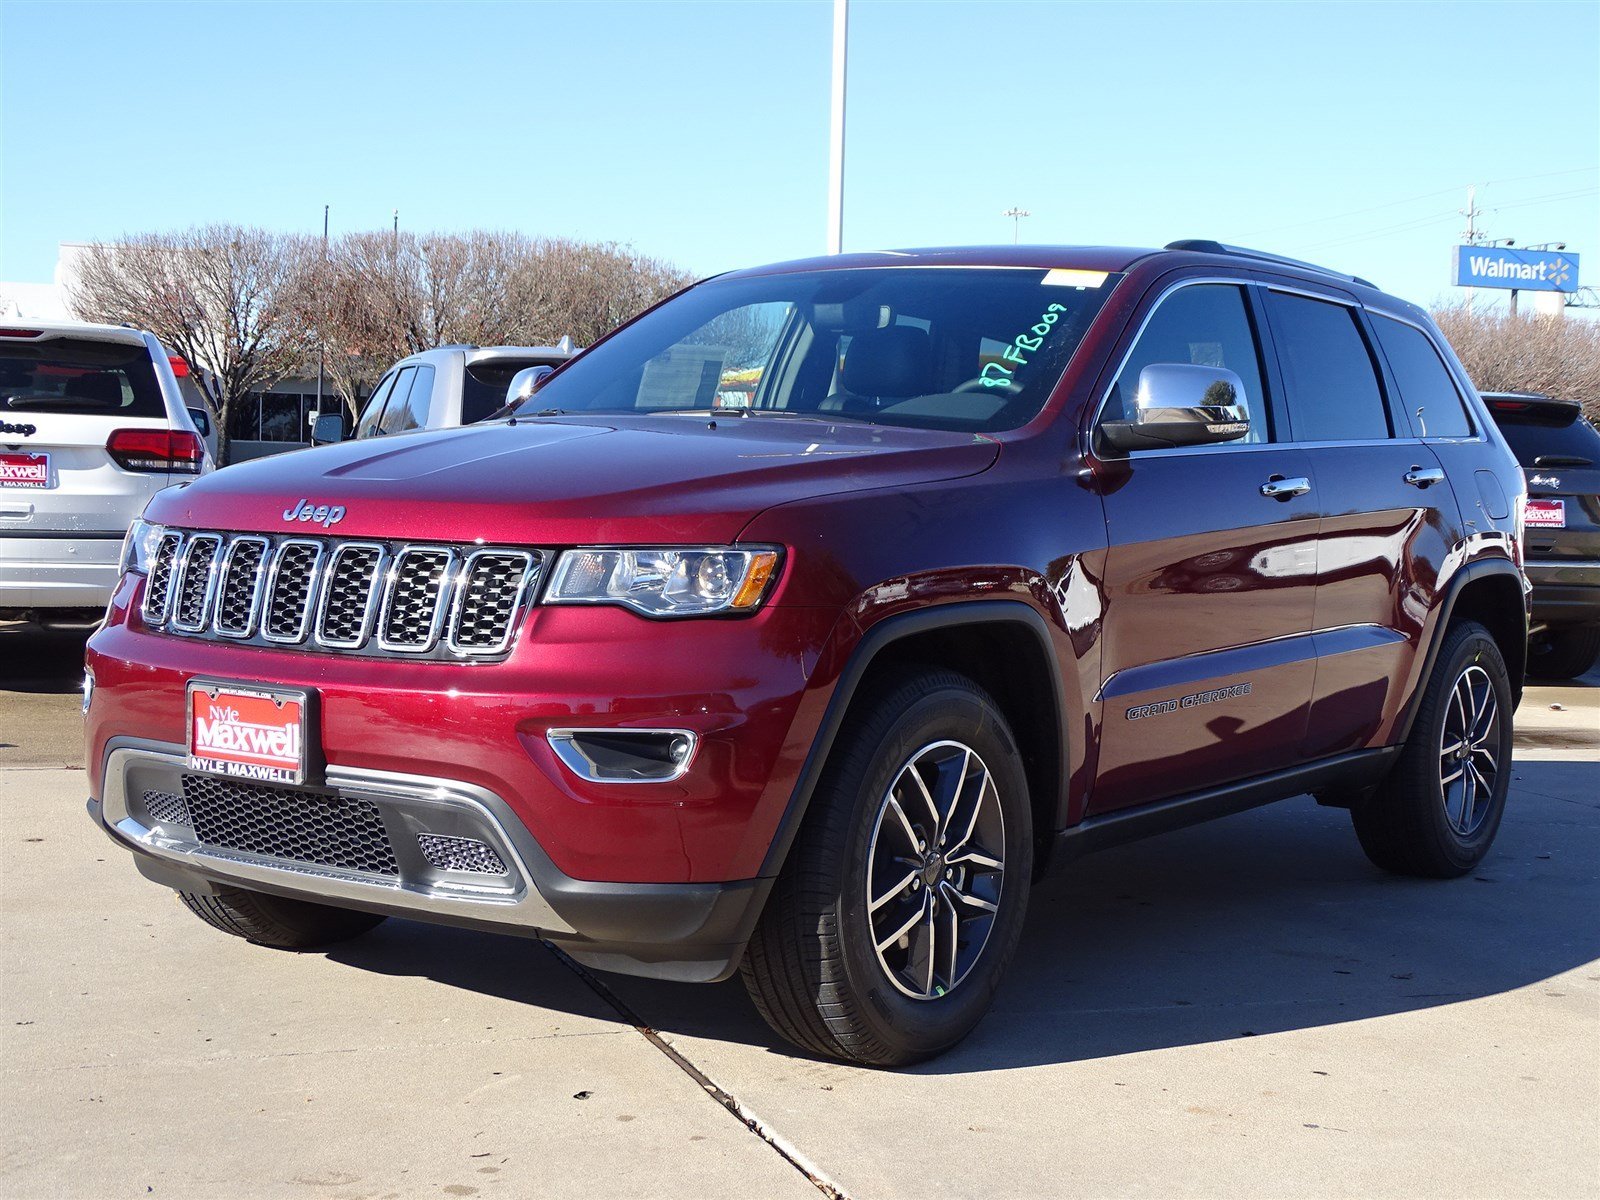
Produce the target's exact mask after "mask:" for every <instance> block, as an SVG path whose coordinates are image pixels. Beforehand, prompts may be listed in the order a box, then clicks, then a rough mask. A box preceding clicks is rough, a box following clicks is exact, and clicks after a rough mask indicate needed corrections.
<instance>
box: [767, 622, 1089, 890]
mask: <svg viewBox="0 0 1600 1200" xmlns="http://www.w3.org/2000/svg"><path fill="white" fill-rule="evenodd" d="M996 624H1011V625H1016V626H1020V627H1021V628H1023V629H1026V630H1027V631H1028V632H1029V634H1031V635H1032V637H1033V638H1034V639H1035V641H1036V642H1037V645H1038V650H1039V653H1040V655H1041V656H1042V657H1043V660H1044V666H1045V674H1046V677H1047V678H1048V680H1049V686H1050V692H1051V697H1052V701H1053V704H1054V709H1055V712H1054V718H1055V719H1054V722H1053V723H1052V724H1051V726H1050V727H1051V728H1052V729H1053V730H1054V731H1055V733H1056V739H1055V741H1056V745H1055V760H1056V761H1055V764H1054V765H1055V771H1056V790H1057V794H1056V795H1055V796H1054V797H1049V798H1048V799H1049V800H1050V801H1051V803H1050V805H1049V807H1050V810H1051V811H1052V812H1054V813H1056V814H1057V821H1058V822H1059V821H1060V814H1062V813H1064V812H1065V811H1066V798H1067V792H1068V786H1069V780H1070V778H1071V771H1070V763H1069V760H1068V743H1067V726H1066V724H1065V719H1064V718H1065V714H1066V712H1067V698H1066V689H1065V686H1064V685H1063V682H1062V679H1061V665H1060V662H1059V661H1058V660H1057V657H1056V653H1055V647H1054V644H1053V641H1052V638H1051V635H1050V626H1049V623H1048V622H1046V620H1045V618H1044V617H1043V616H1042V615H1041V614H1040V613H1039V611H1038V610H1037V609H1035V608H1034V607H1032V606H1031V605H1029V604H1027V603H1025V602H1023V601H1021V600H972V601H961V602H956V603H951V604H942V605H938V606H936V607H934V608H927V609H920V610H918V611H915V612H908V613H900V614H897V615H895V616H890V617H885V618H883V619H882V620H881V621H878V622H877V623H875V624H873V625H872V626H870V627H869V628H868V629H867V630H866V632H865V633H864V634H863V635H862V637H861V639H860V641H858V642H857V643H856V645H855V647H854V649H853V650H852V651H851V653H850V657H849V659H848V661H847V662H846V663H845V665H844V668H843V669H842V670H841V671H840V672H839V678H838V680H837V682H836V683H835V684H834V688H833V695H832V696H831V697H829V699H828V706H827V708H826V710H825V711H824V712H823V715H822V721H821V722H820V724H819V725H818V727H817V732H816V735H815V736H814V737H813V738H812V740H811V748H810V750H809V751H808V752H807V753H806V759H805V762H804V763H803V764H802V765H801V768H800V776H799V779H798V781H797V782H796V784H795V786H794V789H793V791H792V792H791V793H790V795H789V801H788V804H787V805H786V806H785V808H784V811H783V815H782V816H781V817H780V818H779V820H778V826H777V829H776V830H775V832H774V833H773V835H772V841H771V843H770V845H769V846H768V848H767V854H766V858H765V859H764V860H763V861H762V864H761V872H760V874H761V876H763V877H770V876H775V875H777V874H778V873H779V871H781V870H782V869H783V864H784V862H785V860H786V859H787V858H788V857H789V850H790V849H791V847H792V846H793V845H794V841H795V837H796V835H797V834H798V833H799V831H800V826H801V824H802V822H803V821H804V820H805V815H806V813H807V811H808V810H809V809H810V807H811V798H812V795H813V793H814V792H815V791H816V787H817V783H818V782H819V780H820V779H821V777H822V770H823V767H824V766H825V765H826V764H827V761H828V758H829V756H830V755H831V754H832V752H833V746H834V743H835V742H836V741H837V740H838V736H839V733H840V731H841V730H842V729H843V727H844V718H845V714H846V713H847V712H848V711H849V710H850V705H851V704H852V703H853V702H854V700H855V697H856V694H857V692H858V691H859V690H860V687H861V683H862V681H863V680H864V679H865V678H866V676H867V672H868V670H869V669H870V668H871V667H872V664H873V662H874V661H875V660H876V659H877V658H878V656H879V655H881V654H882V653H883V652H884V651H885V650H887V649H888V648H889V647H891V646H893V645H894V644H895V643H897V642H902V641H905V640H906V639H908V638H911V637H915V636H917V635H919V634H925V633H931V632H934V631H940V630H948V629H959V628H962V627H968V626H975V625H996ZM1036 832H1039V831H1036ZM1047 832H1048V833H1051V834H1053V833H1054V832H1055V830H1054V829H1052V830H1049V831H1047Z"/></svg>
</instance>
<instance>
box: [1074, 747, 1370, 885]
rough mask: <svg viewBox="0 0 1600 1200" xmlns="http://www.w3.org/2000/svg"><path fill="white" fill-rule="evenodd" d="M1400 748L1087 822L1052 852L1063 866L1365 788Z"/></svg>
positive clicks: (1332, 760) (1326, 762)
mask: <svg viewBox="0 0 1600 1200" xmlns="http://www.w3.org/2000/svg"><path fill="white" fill-rule="evenodd" d="M1400 750H1401V747H1399V746H1380V747H1378V748H1377V749H1374V750H1356V751H1353V752H1352V753H1349V754H1339V755H1335V756H1334V757H1332V758H1324V759H1319V760H1318V761H1316V762H1314V763H1308V764H1306V765H1304V766H1299V767H1290V768H1289V769H1288V770H1285V771H1274V772H1273V773H1272V774H1270V775H1262V776H1259V777H1257V778H1255V779H1246V780H1242V781H1240V782H1239V783H1230V784H1225V785H1224V786H1222V787H1215V788H1207V789H1206V790H1205V791H1203V792H1191V793H1190V794H1189V795H1187V796H1174V797H1172V798H1171V799H1170V800H1158V801H1156V802H1155V803H1154V804H1143V805H1140V806H1139V807H1138V808H1126V809H1121V810H1119V811H1117V812H1109V813H1104V814H1102V815H1100V816H1094V817H1085V818H1084V819H1083V820H1082V821H1080V822H1078V824H1076V825H1074V826H1073V827H1072V828H1070V829H1065V830H1063V831H1062V832H1061V833H1060V835H1059V837H1058V840H1057V843H1056V849H1057V851H1058V853H1059V854H1060V855H1061V857H1062V861H1065V860H1066V859H1069V858H1071V857H1074V856H1076V855H1080V854H1087V853H1089V852H1090V851H1093V850H1104V849H1105V848H1106V847H1108V846H1120V845H1122V844H1123V843H1124V842H1133V841H1138V840H1139V839H1140V838H1146V837H1151V836H1153V835H1155V834H1158V833H1170V832H1171V831H1173V830H1174V829H1183V828H1185V827H1187V826H1189V825H1198V824H1200V823H1201V822H1202V821H1210V820H1212V819H1214V818H1216V817H1228V816H1232V815H1233V814H1234V813H1241V812H1245V811H1247V810H1249V809H1252V808H1259V807H1260V806H1261V805H1263V804H1271V803H1273V802H1274V801H1276V800H1286V799H1288V798H1289V797H1290V796H1298V795H1300V794H1302V793H1303V792H1311V791H1317V790H1320V789H1323V788H1347V787H1364V786H1367V785H1369V784H1372V783H1376V782H1377V781H1378V780H1379V779H1382V778H1383V776H1384V774H1385V773H1386V772H1387V771H1388V769H1389V767H1390V765H1391V763H1392V762H1393V759H1394V757H1395V756H1396V755H1397V754H1399V753H1400Z"/></svg>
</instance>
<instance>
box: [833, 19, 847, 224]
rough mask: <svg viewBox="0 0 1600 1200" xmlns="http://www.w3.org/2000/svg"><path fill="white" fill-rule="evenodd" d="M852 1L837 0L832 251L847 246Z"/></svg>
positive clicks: (834, 66)
mask: <svg viewBox="0 0 1600 1200" xmlns="http://www.w3.org/2000/svg"><path fill="white" fill-rule="evenodd" d="M849 24H850V0H833V110H832V124H831V125H830V128H829V135H828V253H829V254H838V253H839V252H840V251H841V250H843V248H844V77H845V40H846V33H847V32H848V29H849Z"/></svg>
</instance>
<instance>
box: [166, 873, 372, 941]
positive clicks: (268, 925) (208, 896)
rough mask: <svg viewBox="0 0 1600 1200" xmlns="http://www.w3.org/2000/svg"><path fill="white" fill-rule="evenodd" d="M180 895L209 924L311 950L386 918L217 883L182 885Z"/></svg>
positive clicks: (238, 934) (253, 938)
mask: <svg viewBox="0 0 1600 1200" xmlns="http://www.w3.org/2000/svg"><path fill="white" fill-rule="evenodd" d="M178 899H180V900H182V901H183V903H184V907H186V908H187V909H188V910H189V911H190V912H192V913H193V914H194V915H195V916H197V917H199V918H200V919H201V920H202V921H204V922H205V923H206V924H207V925H210V926H211V927H212V928H213V929H220V930H222V932H223V933H230V934H232V935H233V936H234V937H241V938H244V939H245V940H246V941H248V942H254V943H256V944H257V945H258V946H272V947H275V948H276V949H279V950H312V949H315V948H316V947H318V946H331V945H333V944H334V943H335V942H347V941H349V940H350V939H351V938H353V937H360V936H361V935H362V934H363V933H366V932H367V930H369V929H371V928H372V927H373V926H375V925H377V924H379V923H380V922H381V921H383V919H384V918H383V917H381V916H379V915H378V914H376V913H367V912H357V911H355V910H354V909H348V908H331V907H329V906H328V905H326V904H312V903H309V902H307V901H305V900H290V899H288V898H287V897H285V896H271V895H268V894H267V893H265V892H252V891H247V890H246V889H244V888H236V887H224V886H222V885H221V884H218V885H217V886H216V887H215V888H214V889H213V890H212V891H211V892H183V891H180V892H179V893H178Z"/></svg>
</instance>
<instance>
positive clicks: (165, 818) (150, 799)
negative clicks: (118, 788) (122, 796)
mask: <svg viewBox="0 0 1600 1200" xmlns="http://www.w3.org/2000/svg"><path fill="white" fill-rule="evenodd" d="M144 810H145V812H147V813H149V814H150V818H151V820H153V821H159V822H160V823H161V824H163V825H187V824H188V823H189V806H188V805H187V804H185V803H184V802H183V797H182V796H178V795H174V794H173V793H172V792H146V793H145V794H144Z"/></svg>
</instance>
